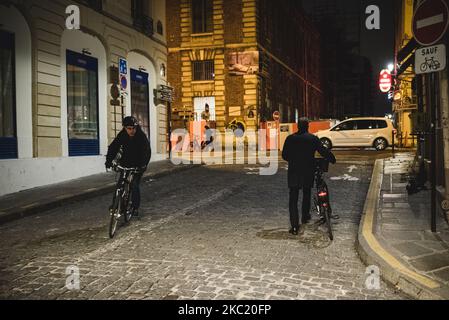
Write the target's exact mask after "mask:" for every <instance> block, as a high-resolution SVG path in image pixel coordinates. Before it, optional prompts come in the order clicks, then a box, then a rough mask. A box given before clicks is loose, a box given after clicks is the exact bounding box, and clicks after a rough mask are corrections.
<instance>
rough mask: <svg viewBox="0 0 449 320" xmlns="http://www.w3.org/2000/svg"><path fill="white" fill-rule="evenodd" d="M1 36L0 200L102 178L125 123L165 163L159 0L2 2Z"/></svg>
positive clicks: (162, 38) (164, 58)
mask: <svg viewBox="0 0 449 320" xmlns="http://www.w3.org/2000/svg"><path fill="white" fill-rule="evenodd" d="M71 5H76V6H77V8H79V15H78V10H77V9H76V8H75V9H74V8H73V7H70V6H71ZM77 17H79V19H80V26H79V28H77V27H76V26H75V22H76V19H77ZM74 26H75V28H73V27H74ZM0 37H1V40H2V41H0V43H1V47H0V49H1V71H2V72H1V75H0V78H1V79H0V80H1V81H0V83H1V87H2V90H4V94H2V101H1V110H0V111H1V128H0V129H1V130H0V133H1V136H0V142H1V143H0V159H1V160H0V180H1V181H2V186H1V187H0V195H3V194H8V193H12V192H17V191H20V190H24V189H29V188H33V187H38V186H42V185H47V184H52V183H58V182H62V181H66V180H71V179H76V178H80V177H84V176H87V175H91V174H96V173H100V172H103V171H104V162H105V158H104V156H105V154H106V153H107V148H108V145H109V143H110V142H111V141H112V139H113V138H114V137H115V136H116V134H117V133H118V132H119V131H120V130H121V129H122V126H121V120H122V118H123V117H124V116H126V115H131V114H132V115H135V116H137V117H138V118H139V121H140V122H141V124H142V128H143V129H144V131H145V132H146V133H147V134H148V136H149V138H150V140H151V146H152V149H153V158H152V161H157V160H162V159H166V157H167V156H166V154H167V107H166V106H165V105H163V104H159V103H158V101H155V99H154V96H153V90H154V89H156V88H157V86H158V85H159V84H166V78H165V69H166V66H167V49H166V28H165V1H163V0H155V1H143V0H123V1H102V0H95V1H92V0H89V1H66V0H58V1H49V0H40V1H37V0H23V1H18V0H17V1H15V0H13V1H2V2H1V3H0ZM119 59H124V60H126V61H127V64H123V65H122V68H120V66H119ZM119 69H121V70H119ZM119 71H120V72H122V73H123V74H124V76H123V77H122V78H120V79H119V75H118V72H119ZM120 80H121V81H120ZM119 82H121V88H118V85H119Z"/></svg>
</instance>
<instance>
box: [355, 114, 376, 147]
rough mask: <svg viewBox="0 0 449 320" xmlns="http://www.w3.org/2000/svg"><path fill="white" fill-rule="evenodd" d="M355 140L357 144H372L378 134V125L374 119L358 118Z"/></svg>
mask: <svg viewBox="0 0 449 320" xmlns="http://www.w3.org/2000/svg"><path fill="white" fill-rule="evenodd" d="M356 123H357V129H356V130H355V135H354V138H355V139H354V140H355V143H357V146H371V145H372V144H373V141H374V139H375V137H376V134H377V131H378V129H377V126H376V122H375V121H374V120H357V121H356Z"/></svg>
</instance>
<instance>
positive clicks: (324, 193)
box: [318, 192, 327, 197]
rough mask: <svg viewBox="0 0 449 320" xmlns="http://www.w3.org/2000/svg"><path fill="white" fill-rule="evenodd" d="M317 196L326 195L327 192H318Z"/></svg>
mask: <svg viewBox="0 0 449 320" xmlns="http://www.w3.org/2000/svg"><path fill="white" fill-rule="evenodd" d="M318 196H319V197H325V196H327V192H320V193H318Z"/></svg>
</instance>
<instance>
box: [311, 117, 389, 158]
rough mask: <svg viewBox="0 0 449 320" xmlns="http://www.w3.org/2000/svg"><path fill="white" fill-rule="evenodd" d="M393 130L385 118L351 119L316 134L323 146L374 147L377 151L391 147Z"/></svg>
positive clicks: (329, 147)
mask: <svg viewBox="0 0 449 320" xmlns="http://www.w3.org/2000/svg"><path fill="white" fill-rule="evenodd" d="M394 132H395V128H394V126H393V122H392V121H391V120H389V119H387V118H353V119H348V120H345V121H342V122H340V123H339V124H337V125H336V126H334V127H332V128H331V129H329V130H323V131H319V132H317V133H316V136H317V137H318V138H320V140H321V142H322V143H323V145H324V146H325V147H326V148H328V149H332V148H334V147H374V148H376V150H378V151H382V150H385V149H386V148H388V147H389V146H391V145H392V140H393V134H394Z"/></svg>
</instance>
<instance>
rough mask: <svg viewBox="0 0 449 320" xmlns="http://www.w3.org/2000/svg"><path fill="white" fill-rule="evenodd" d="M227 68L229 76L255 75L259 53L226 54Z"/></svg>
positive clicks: (257, 70) (257, 68) (257, 69)
mask: <svg viewBox="0 0 449 320" xmlns="http://www.w3.org/2000/svg"><path fill="white" fill-rule="evenodd" d="M228 68H229V73H230V74H231V75H237V76H239V75H245V74H256V73H257V72H259V52H258V51H246V52H232V53H229V54H228Z"/></svg>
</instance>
